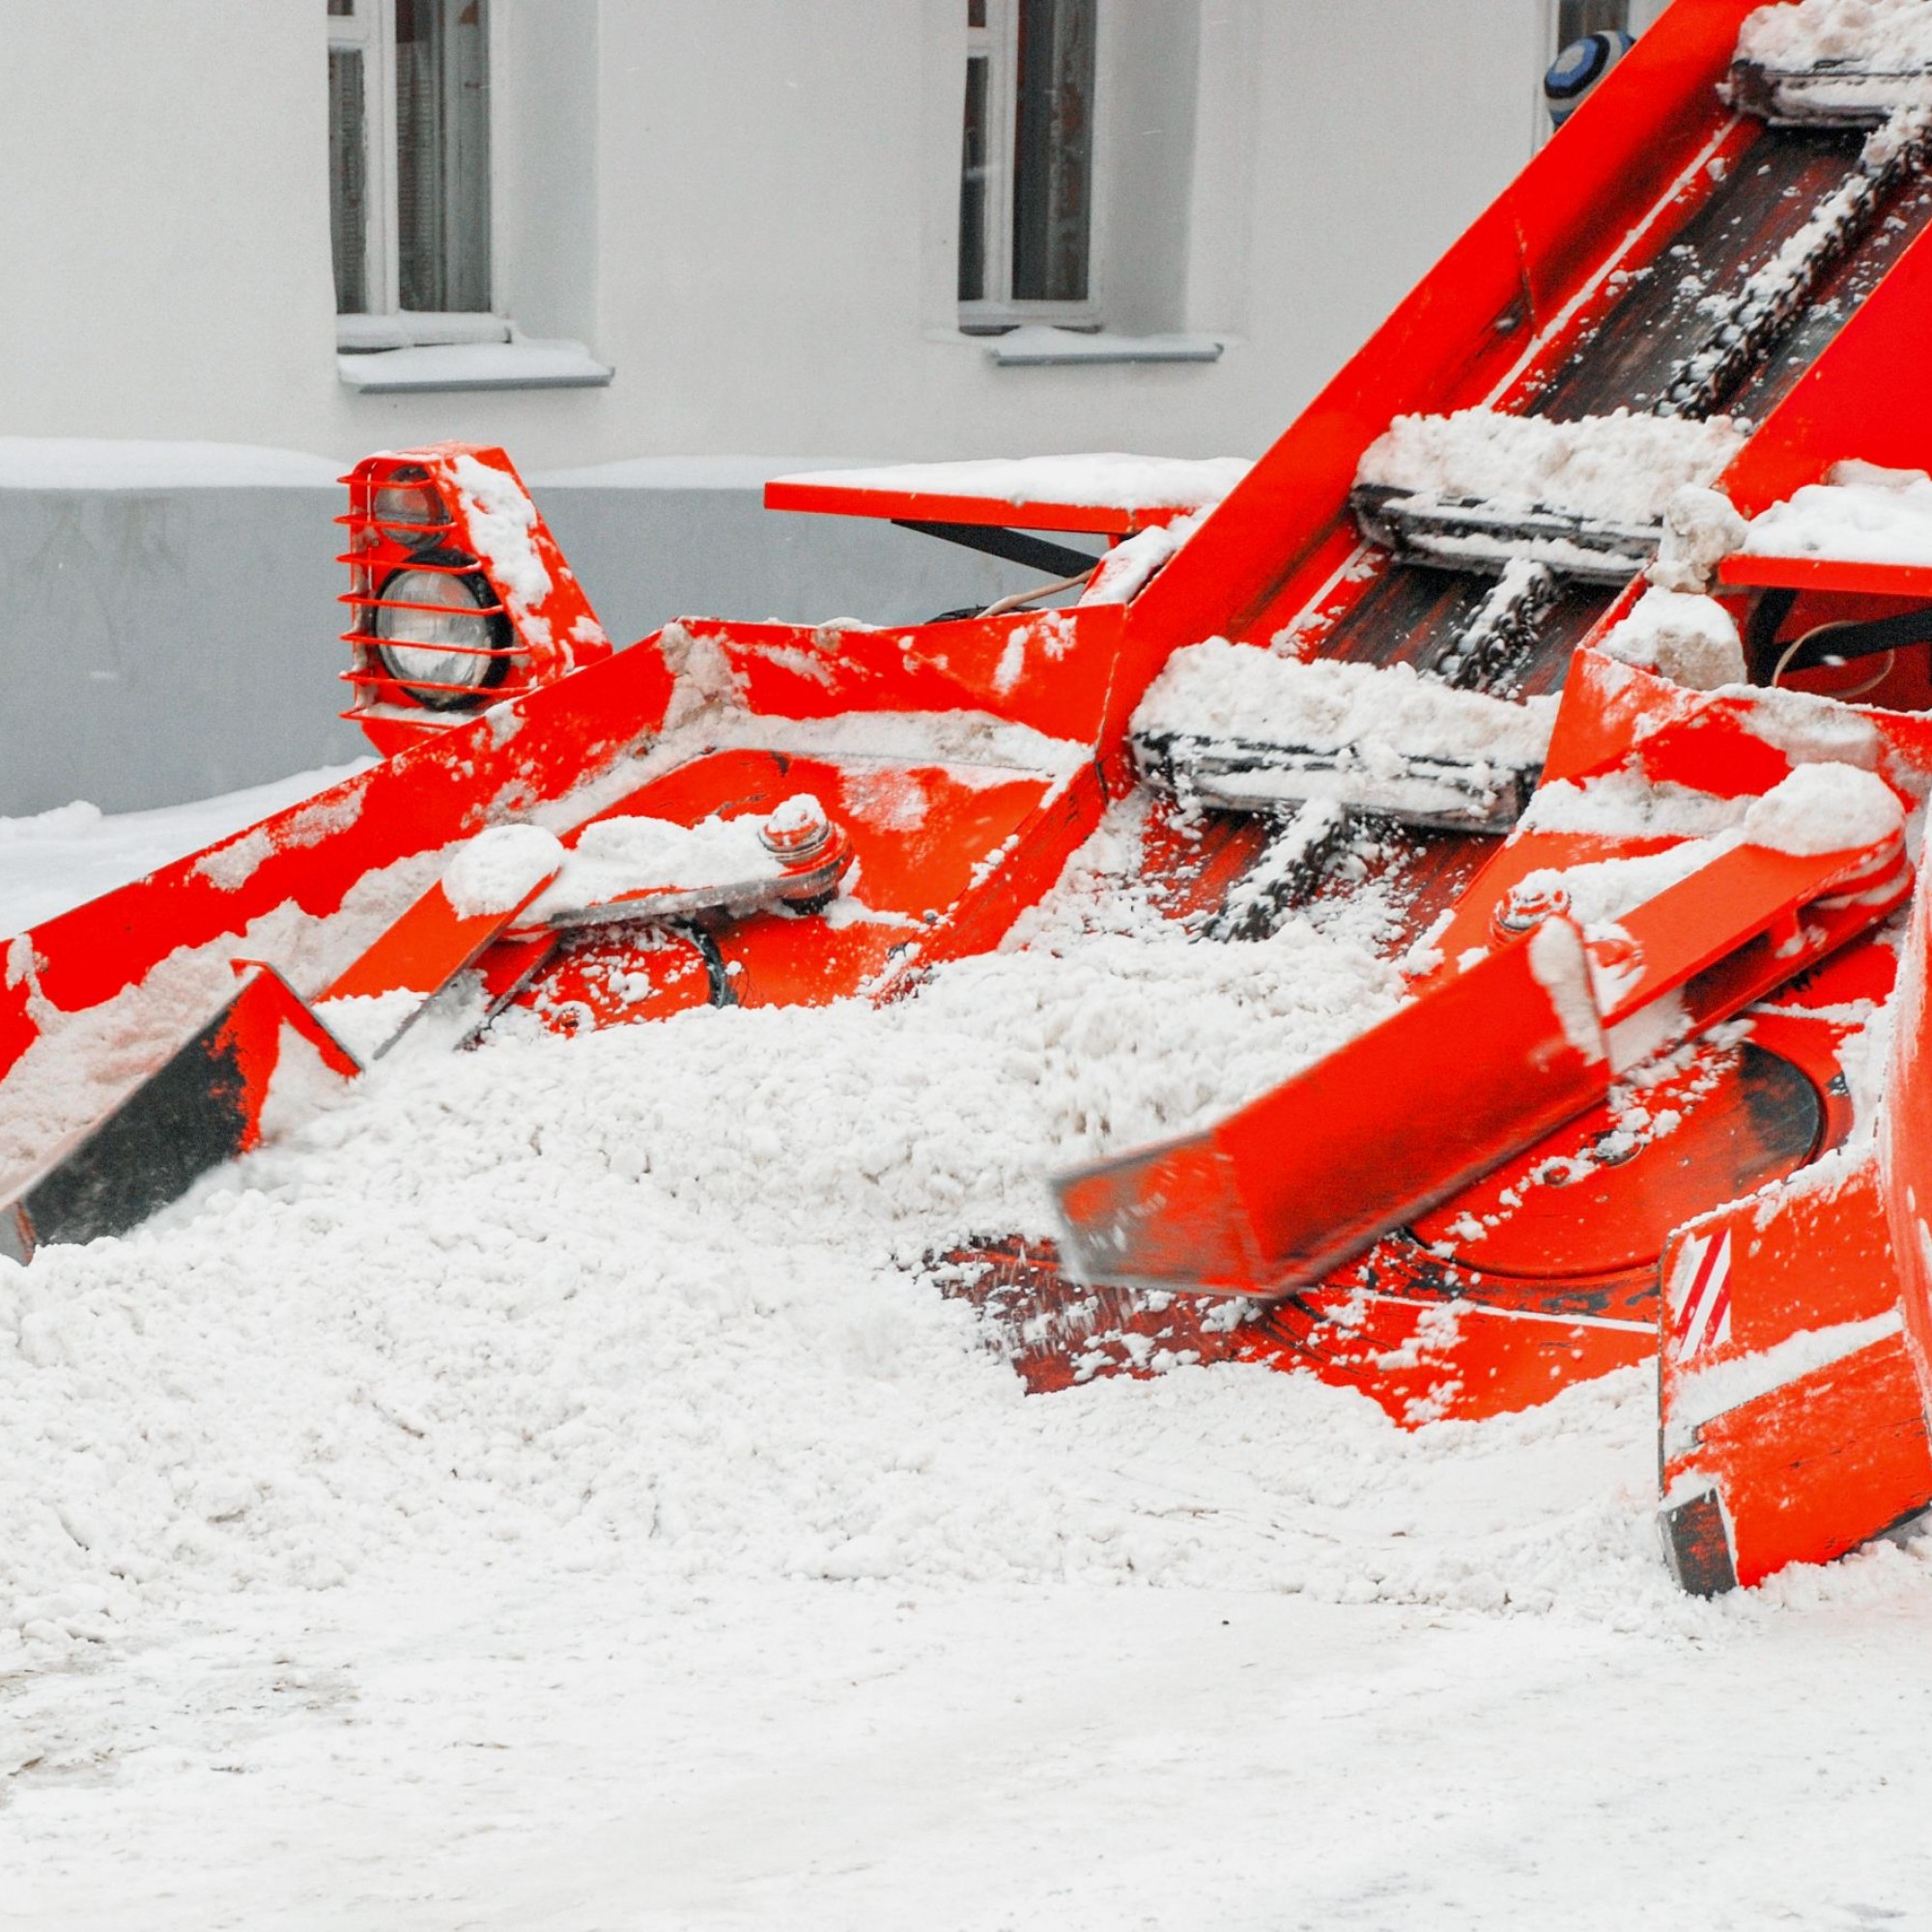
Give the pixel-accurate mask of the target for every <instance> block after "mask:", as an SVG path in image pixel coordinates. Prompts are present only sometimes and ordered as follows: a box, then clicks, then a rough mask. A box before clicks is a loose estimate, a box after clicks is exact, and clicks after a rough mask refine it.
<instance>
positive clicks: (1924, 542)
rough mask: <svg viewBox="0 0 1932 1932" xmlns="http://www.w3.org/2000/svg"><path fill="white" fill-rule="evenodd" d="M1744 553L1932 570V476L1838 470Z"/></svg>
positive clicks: (1753, 538) (1763, 519) (1803, 492)
mask: <svg viewBox="0 0 1932 1932" xmlns="http://www.w3.org/2000/svg"><path fill="white" fill-rule="evenodd" d="M1926 11H1927V12H1928V13H1932V7H1928V8H1927V9H1926ZM1745 549H1746V550H1747V551H1748V552H1751V553H1752V554H1755V555H1758V556H1828V557H1833V558H1835V559H1838V560H1841V561H1843V562H1847V563H1920V564H1932V476H1928V475H1927V474H1926V473H1925V471H1924V470H1922V469H1881V468H1880V467H1879V466H1878V465H1877V464H1875V463H1834V464H1833V466H1832V468H1831V469H1829V470H1828V471H1827V472H1826V480H1825V481H1824V482H1823V483H1807V484H1805V485H1804V488H1803V489H1800V490H1796V491H1794V492H1793V493H1792V495H1791V497H1790V498H1789V500H1788V501H1786V502H1782V503H1774V504H1773V505H1772V506H1771V508H1770V509H1768V510H1766V511H1765V512H1764V513H1763V514H1762V515H1761V516H1757V517H1753V518H1752V519H1751V522H1750V526H1749V527H1748V529H1747V531H1746V533H1745Z"/></svg>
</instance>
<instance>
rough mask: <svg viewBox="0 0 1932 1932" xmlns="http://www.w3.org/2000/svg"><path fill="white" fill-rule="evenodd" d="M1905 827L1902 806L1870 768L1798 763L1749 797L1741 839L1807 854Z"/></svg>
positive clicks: (1842, 848)
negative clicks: (1756, 795)
mask: <svg viewBox="0 0 1932 1932" xmlns="http://www.w3.org/2000/svg"><path fill="white" fill-rule="evenodd" d="M1904 829H1905V808H1904V807H1903V806H1902V805H1900V804H1899V802H1898V796H1897V794H1896V793H1895V792H1894V791H1893V790H1892V788H1891V787H1890V786H1889V784H1887V783H1886V781H1884V780H1883V779H1882V778H1880V777H1879V776H1878V775H1877V774H1876V773H1875V772H1864V771H1860V770H1859V769H1858V768H1857V767H1856V766H1855V765H1833V764H1820V765H1800V766H1799V767H1798V769H1797V770H1796V771H1794V772H1793V773H1792V774H1791V776H1790V777H1789V778H1787V779H1785V780H1783V781H1781V782H1780V783H1778V784H1776V785H1775V786H1773V788H1772V789H1771V790H1770V791H1768V792H1766V793H1765V794H1764V796H1763V797H1762V798H1759V799H1755V800H1753V801H1752V803H1751V806H1750V809H1749V810H1747V812H1746V813H1745V816H1744V825H1743V832H1744V838H1745V841H1746V843H1747V844H1751V845H1764V846H1768V847H1770V849H1771V850H1773V851H1774V852H1792V853H1796V854H1799V855H1800V856H1802V857H1805V858H1809V857H1812V856H1814V855H1816V854H1819V853H1824V852H1847V851H1853V850H1855V849H1857V848H1858V847H1860V846H1862V845H1876V844H1877V843H1878V842H1879V841H1880V840H1881V839H1883V838H1891V837H1894V836H1895V835H1897V834H1898V833H1900V832H1902V831H1903V830H1904Z"/></svg>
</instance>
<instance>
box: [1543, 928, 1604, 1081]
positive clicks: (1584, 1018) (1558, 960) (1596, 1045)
mask: <svg viewBox="0 0 1932 1932" xmlns="http://www.w3.org/2000/svg"><path fill="white" fill-rule="evenodd" d="M1529 969H1530V971H1531V972H1532V973H1534V974H1535V975H1536V982H1537V984H1538V985H1540V986H1541V987H1542V988H1543V990H1544V991H1545V992H1546V993H1548V995H1549V1004H1550V1006H1551V1008H1552V1009H1554V1010H1555V1013H1556V1021H1557V1024H1558V1025H1559V1026H1560V1027H1561V1028H1562V1029H1563V1037H1564V1038H1565V1039H1567V1040H1568V1041H1569V1042H1570V1044H1571V1045H1572V1046H1573V1047H1575V1048H1576V1050H1577V1052H1578V1053H1580V1054H1581V1055H1582V1056H1583V1058H1584V1059H1585V1060H1588V1061H1598V1060H1603V1059H1605V1058H1606V1057H1607V1054H1608V1049H1607V1048H1606V1046H1605V1043H1604V1023H1603V1019H1602V1016H1601V1015H1600V1014H1599V1013H1598V1011H1597V1005H1596V1002H1595V1001H1594V1000H1593V999H1592V998H1591V997H1590V960H1589V955H1588V954H1587V953H1585V952H1584V951H1583V942H1582V940H1581V939H1580V938H1579V937H1578V936H1577V928H1576V927H1575V926H1574V925H1570V924H1568V923H1565V922H1564V921H1562V920H1554V919H1552V920H1546V921H1545V922H1544V923H1543V924H1541V925H1539V926H1538V927H1537V928H1536V930H1535V931H1534V932H1532V933H1531V934H1530V936H1529Z"/></svg>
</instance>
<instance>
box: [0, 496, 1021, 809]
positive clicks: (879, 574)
mask: <svg viewBox="0 0 1932 1932" xmlns="http://www.w3.org/2000/svg"><path fill="white" fill-rule="evenodd" d="M535 494H536V496H537V497H538V500H539V503H540V504H541V506H542V508H543V510H544V513H545V515H546V516H547V517H548V518H549V520H550V523H551V526H552V529H553V530H554V533H555V535H556V538H557V541H558V542H559V543H560V544H562V546H563V548H564V553H565V554H566V555H568V556H569V558H570V559H571V563H572V566H573V567H574V568H575V569H576V570H577V572H578V574H579V576H580V577H581V579H582V582H583V584H584V586H585V588H586V589H587V590H588V591H589V593H590V596H591V599H592V601H593V602H594V603H595V604H596V606H597V609H598V614H599V615H600V616H601V617H602V618H603V620H604V623H605V625H606V627H607V628H608V629H609V630H610V632H611V636H612V637H613V638H615V639H619V640H621V641H623V642H630V641H631V640H633V639H637V638H639V637H642V636H644V635H646V634H647V633H648V632H650V631H653V630H655V629H656V628H657V627H658V626H659V625H660V624H662V623H663V622H664V621H665V620H666V619H667V618H668V617H672V616H677V615H680V614H686V613H705V614H711V615H717V616H726V617H746V618H754V619H755V618H762V617H781V618H800V619H812V618H822V617H827V616H843V615H850V616H858V617H865V618H868V619H871V620H873V621H877V622H881V623H896V622H903V621H906V620H909V619H915V618H920V617H929V616H932V615H934V614H936V613H937V612H938V611H942V610H950V609H954V608H957V607H958V606H960V605H964V604H968V603H976V602H978V603H985V602H989V601H991V599H993V598H994V597H997V596H1001V595H1004V594H1005V593H1006V592H1007V591H1009V590H1012V589H1015V588H1019V587H1021V586H1022V585H1025V586H1029V587H1030V586H1031V585H1033V584H1036V583H1037V582H1038V581H1039V579H1038V576H1037V573H1032V572H1027V571H1021V570H1016V569H1013V568H1012V567H1010V566H1008V565H1002V564H998V563H995V562H993V561H992V560H991V559H990V558H985V557H979V556H976V555H974V554H972V553H970V552H967V551H963V550H959V549H957V548H955V547H954V546H952V545H948V544H941V543H937V542H935V541H933V540H932V539H931V538H928V537H922V536H918V535H915V534H914V533H912V532H911V531H908V530H898V529H895V528H893V527H891V526H877V525H871V524H863V523H857V522H853V521H849V520H846V519H835V518H820V517H801V516H780V515H776V514H773V513H771V512H768V511H766V510H765V509H764V508H763V507H762V505H761V503H760V500H759V489H758V487H757V485H756V483H755V482H740V483H736V484H734V485H733V486H731V487H706V488H692V487H688V486H679V485H675V484H671V485H666V484H658V485H651V484H645V485H642V486H635V485H634V486H628V487H612V486H610V485H602V486H597V485H593V486H588V487H586V486H582V485H577V486H552V487H546V486H543V485H537V486H535ZM342 505H343V497H342V493H341V492H340V491H339V490H334V489H305V488H289V487H269V488H258V489H201V488H192V487H182V486H176V487H156V488H152V489H129V490H100V489H91V490H79V489H75V490H32V489H6V490H0V691H4V692H5V693H6V704H5V708H4V712H0V817H11V816H16V815H19V814H22V813H26V812H34V811H43V810H47V809H48V808H50V807H52V806H57V805H65V804H67V803H68V802H69V801H70V800H72V799H76V798H85V799H90V800H92V801H93V803H95V804H96V805H99V806H100V807H101V808H102V809H103V810H109V811H128V810H139V809H142V808H145V807H148V806H156V805H172V804H177V803H180V802H182V801H185V800H187V799H194V798H206V797H210V796H212V795H213V794H215V793H217V792H223V791H230V790H233V789H235V788H237V787H239V786H241V785H249V784H259V783H263V782H266V781H269V780H270V779H276V778H281V777H284V776H286V775H287V774H289V773H291V772H297V771H304V770H307V769H309V768H311V767H313V766H317V765H325V764H335V763H340V762H341V761H343V760H344V759H347V758H353V757H356V756H359V755H362V754H364V753H367V751H368V749H369V748H368V746H367V744H366V743H365V742H364V740H363V738H362V735H361V733H360V732H359V731H357V730H355V728H354V727H353V726H351V725H347V724H344V723H343V722H341V720H339V719H338V718H337V716H336V713H337V712H338V711H339V710H340V709H341V707H342V705H343V703H344V702H345V701H346V699H345V687H344V686H342V685H341V684H340V683H339V682H338V681H337V676H336V673H337V672H338V671H340V670H342V669H344V668H346V666H347V663H348V654H347V648H346V646H344V645H343V644H342V643H341V642H340V640H339V638H338V633H339V632H340V631H341V630H342V629H343V621H342V611H341V608H340V607H339V606H338V605H337V604H336V602H335V599H336V597H337V595H338V594H339V593H340V592H341V591H342V590H343V589H345V588H346V587H347V585H346V578H345V573H344V572H343V570H342V569H341V568H340V566H338V565H337V564H336V562H335V561H334V558H335V554H336V551H337V539H338V537H339V535H340V532H339V531H338V530H337V529H336V527H335V525H334V523H333V521H332V520H333V518H334V517H335V516H336V515H337V514H338V512H339V511H340V510H341V508H342Z"/></svg>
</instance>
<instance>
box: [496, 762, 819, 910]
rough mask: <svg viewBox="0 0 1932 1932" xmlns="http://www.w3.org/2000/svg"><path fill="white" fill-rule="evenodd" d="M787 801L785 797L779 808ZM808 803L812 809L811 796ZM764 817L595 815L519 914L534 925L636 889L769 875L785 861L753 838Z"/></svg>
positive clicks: (683, 888)
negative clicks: (681, 820)
mask: <svg viewBox="0 0 1932 1932" xmlns="http://www.w3.org/2000/svg"><path fill="white" fill-rule="evenodd" d="M799 796H801V797H809V796H810V794H800V795H799ZM794 803H795V800H793V799H787V800H786V801H785V804H784V805H781V806H780V807H779V810H780V811H783V810H785V806H789V805H792V804H794ZM811 803H812V806H813V808H814V809H816V805H817V802H816V800H813V801H811ZM772 815H773V816H774V817H776V816H777V815H778V814H777V813H776V812H775V813H773V814H772ZM765 823H766V821H765V819H764V818H762V817H761V816H759V814H757V813H756V812H751V813H748V814H746V815H745V816H744V817H741V818H718V817H712V818H706V819H702V820H700V821H699V822H698V823H697V824H696V825H680V824H678V823H677V822H676V821H675V820H673V819H668V818H646V817H642V816H636V817H624V818H600V819H597V820H596V821H594V822H593V823H592V824H589V825H586V826H585V827H584V828H583V831H582V834H581V835H580V837H579V838H578V840H577V844H576V846H575V848H574V849H573V850H572V852H571V853H570V856H569V857H568V859H566V860H565V862H564V867H563V870H562V871H561V872H559V873H558V874H557V876H556V879H555V880H554V883H553V884H552V885H551V886H550V888H549V890H548V891H546V892H544V893H541V894H539V895H538V896H537V897H536V898H535V899H534V900H533V901H532V902H531V904H530V907H529V910H528V912H527V913H526V915H525V918H526V920H527V921H528V922H529V923H531V924H540V923H542V922H543V921H545V920H548V919H551V918H553V917H554V916H555V915H556V914H558V913H563V912H575V911H578V910H581V909H582V907H584V906H593V905H601V904H603V903H604V902H605V901H606V900H608V899H614V898H620V897H623V896H625V895H632V894H637V893H650V892H666V893H670V892H701V891H703V890H704V889H705V888H707V887H711V886H737V885H744V884H745V883H747V882H748V881H751V880H757V879H776V878H777V877H778V876H779V875H780V874H781V872H782V871H783V870H784V862H783V860H781V859H780V858H778V857H777V856H775V855H774V854H773V853H772V852H771V851H770V850H769V849H768V848H767V847H766V845H765V843H764V841H763V839H762V838H759V836H758V835H759V833H760V832H761V831H762V829H763V828H764V825H765Z"/></svg>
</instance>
